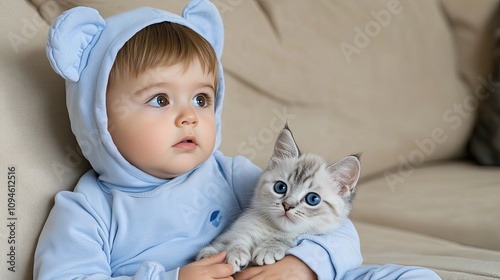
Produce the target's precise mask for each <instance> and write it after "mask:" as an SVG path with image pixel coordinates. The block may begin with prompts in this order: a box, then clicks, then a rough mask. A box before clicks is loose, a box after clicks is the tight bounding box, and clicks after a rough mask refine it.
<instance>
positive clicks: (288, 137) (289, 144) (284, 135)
mask: <svg viewBox="0 0 500 280" xmlns="http://www.w3.org/2000/svg"><path fill="white" fill-rule="evenodd" d="M299 156H300V151H299V147H297V144H296V143H295V139H293V135H292V131H291V130H290V129H289V128H288V125H286V126H285V128H283V129H282V130H281V132H280V134H279V135H278V138H277V139H276V142H275V143H274V150H273V155H272V156H271V161H270V162H269V167H270V168H271V167H273V166H274V165H275V164H276V163H277V161H279V160H282V159H286V158H298V157H299Z"/></svg>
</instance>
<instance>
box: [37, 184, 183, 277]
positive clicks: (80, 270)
mask: <svg viewBox="0 0 500 280" xmlns="http://www.w3.org/2000/svg"><path fill="white" fill-rule="evenodd" d="M103 205H104V204H103ZM101 210H102V209H101ZM105 212H106V211H104V213H103V211H96V210H95V209H94V208H93V207H91V205H90V204H89V202H88V201H87V199H86V197H85V195H83V194H81V193H77V192H61V193H59V194H57V195H56V199H55V205H54V207H53V208H52V210H51V212H50V214H49V217H48V219H47V221H46V223H45V225H44V228H43V230H42V233H41V235H40V238H39V240H38V245H37V248H36V251H35V263H34V279H51V280H53V279H76V278H78V279H93V280H94V279H96V280H101V279H123V280H125V279H135V280H140V279H144V280H146V279H165V280H169V279H177V274H178V271H177V269H176V270H172V271H165V269H164V268H163V266H161V265H160V264H159V263H156V262H145V263H143V264H142V265H141V267H140V268H139V270H138V271H137V273H136V275H135V276H132V277H116V278H113V277H111V275H112V269H111V265H110V246H109V244H110V240H111V238H112V237H110V236H109V231H108V229H107V228H108V222H107V219H106V217H105V216H106V213H105ZM131 242H133V241H131Z"/></svg>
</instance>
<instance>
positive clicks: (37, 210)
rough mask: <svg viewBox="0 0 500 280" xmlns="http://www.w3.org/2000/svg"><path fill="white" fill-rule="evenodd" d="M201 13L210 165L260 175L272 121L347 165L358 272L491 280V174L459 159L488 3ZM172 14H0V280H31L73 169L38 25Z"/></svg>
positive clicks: (497, 208)
mask: <svg viewBox="0 0 500 280" xmlns="http://www.w3.org/2000/svg"><path fill="white" fill-rule="evenodd" d="M213 1H214V3H215V4H216V5H217V6H218V7H219V9H220V11H221V13H222V16H223V19H224V22H225V28H226V43H225V50H224V57H223V63H224V65H225V71H226V80H227V91H226V100H225V107H224V113H223V121H224V123H223V143H222V148H221V149H222V151H223V152H225V153H226V154H227V155H236V154H243V155H245V156H247V157H249V158H251V159H252V160H253V161H254V162H256V163H257V164H259V165H260V166H262V167H264V166H265V164H266V162H267V159H268V157H269V155H270V152H271V147H272V143H273V141H274V138H275V137H276V135H277V131H278V130H279V129H280V128H281V127H282V125H283V123H284V122H285V120H288V122H289V124H290V127H291V129H292V130H293V132H294V134H295V135H296V138H297V142H298V144H299V146H300V147H301V149H302V150H304V151H311V152H317V153H320V154H322V155H324V156H326V157H327V158H329V159H330V160H332V161H333V160H336V159H338V158H340V157H342V156H345V155H348V154H351V153H357V152H362V153H363V156H362V174H363V175H362V180H361V182H360V184H359V189H358V195H357V199H356V200H355V206H354V210H353V214H352V217H351V218H352V220H353V221H354V223H355V225H356V227H357V229H358V232H359V234H360V238H361V246H362V253H363V256H364V263H365V264H384V263H399V264H404V265H419V266H425V267H428V268H431V269H433V270H434V271H436V272H437V273H438V274H439V275H440V276H441V277H442V278H443V279H500V169H499V168H498V167H497V168H495V167H483V166H478V165H476V164H475V163H473V162H470V161H467V160H465V159H464V157H465V155H466V143H467V141H468V139H469V136H470V133H471V131H472V129H473V127H474V124H475V121H476V116H477V110H478V104H479V102H478V101H479V100H483V99H484V100H485V102H488V99H487V97H488V95H489V94H492V93H491V92H489V91H487V86H488V81H489V79H490V77H491V74H490V69H491V67H490V66H491V52H492V46H493V45H492V40H491V38H492V34H493V33H492V32H493V31H492V27H493V24H494V23H495V19H496V17H495V15H497V14H498V13H497V10H498V5H499V4H498V1H496V0H495V1H487V0H481V1H474V0H442V1H437V0H426V1H401V2H400V1H398V0H387V1H385V0H366V1H361V0H352V1H339V0H330V1H327V0H324V1H320V0H314V1H305V0H301V1H298V0H297V1H286V0H272V1H264V0H261V1H250V0H213ZM185 2H186V1H174V0H147V1H138V0H137V1H121V0H102V1H76V0H75V1H64V0H57V1H54V0H32V2H27V1H1V3H0V21H1V25H0V28H1V30H2V32H1V34H2V37H1V39H0V108H1V110H0V111H1V113H0V114H1V117H0V170H1V175H0V178H2V179H0V186H1V191H0V214H1V215H0V217H1V218H2V219H3V221H2V224H3V225H2V226H0V279H30V278H32V271H31V270H32V263H33V252H34V248H35V246H36V242H37V237H38V234H39V233H40V230H41V227H42V225H43V223H44V220H45V218H46V216H47V214H48V211H49V210H50V208H51V205H52V203H53V197H54V195H55V193H56V192H58V191H61V190H70V189H72V187H73V186H74V184H75V182H76V180H77V179H78V178H79V176H80V175H81V174H82V173H83V172H84V171H86V170H87V169H88V168H89V165H88V163H87V162H86V161H85V160H84V159H83V158H82V156H81V154H80V153H79V150H78V147H77V144H76V141H75V139H74V138H73V136H72V133H71V131H70V127H69V121H68V116H67V112H66V108H65V96H64V82H63V81H62V79H61V78H59V77H58V76H57V75H56V74H55V73H54V72H53V71H52V70H51V68H50V66H49V63H48V61H47V59H46V57H45V40H46V34H47V30H48V28H49V25H48V22H50V21H51V20H52V19H53V18H54V17H56V16H57V15H58V14H59V13H60V12H61V11H62V10H64V9H66V8H69V7H70V6H73V5H77V4H87V5H91V6H93V7H96V8H98V9H99V10H100V11H101V13H102V14H103V15H104V16H108V15H111V14H113V13H116V12H118V11H121V10H125V9H128V8H131V7H135V6H138V5H151V6H156V7H160V8H165V9H169V10H172V11H175V12H180V11H181V9H182V7H183V6H184V5H185ZM70 3H71V4H70ZM40 14H41V15H42V16H43V18H42V17H41V16H40ZM9 176H10V179H11V180H10V179H9ZM14 177H15V186H14V185H13V184H12V182H10V183H9V181H14V180H13V179H14ZM14 270H15V271H14Z"/></svg>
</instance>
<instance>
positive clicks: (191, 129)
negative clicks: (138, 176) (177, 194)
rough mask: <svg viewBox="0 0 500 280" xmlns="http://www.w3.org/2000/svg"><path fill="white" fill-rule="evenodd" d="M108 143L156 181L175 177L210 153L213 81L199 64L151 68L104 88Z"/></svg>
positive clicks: (214, 129)
mask: <svg viewBox="0 0 500 280" xmlns="http://www.w3.org/2000/svg"><path fill="white" fill-rule="evenodd" d="M106 97H107V100H106V109H107V114H108V121H109V124H108V130H109V132H110V133H111V136H112V138H113V141H114V143H115V145H116V147H117V148H118V150H119V151H120V153H121V154H122V155H123V157H124V158H125V159H126V160H128V161H129V162H130V163H131V164H132V165H134V166H135V167H137V168H139V169H141V170H142V171H144V172H146V173H148V174H150V175H153V176H155V177H158V178H173V177H176V176H179V175H181V174H183V173H185V172H187V171H189V170H191V169H193V168H194V167H196V166H198V165H199V164H201V163H202V162H204V161H205V160H206V159H208V157H209V156H210V155H211V154H212V152H213V149H214V145H215V138H216V125H215V112H214V101H215V89H214V76H213V75H212V74H208V73H206V72H204V71H203V70H202V67H201V66H200V64H199V63H198V62H194V63H193V64H191V66H190V67H189V68H187V70H185V68H184V66H183V65H180V64H177V65H174V66H170V67H158V68H153V69H150V70H148V71H146V72H145V73H143V74H141V75H139V76H138V77H137V78H134V77H128V78H126V79H117V80H116V81H114V83H113V84H110V85H109V86H108V92H107V95H106Z"/></svg>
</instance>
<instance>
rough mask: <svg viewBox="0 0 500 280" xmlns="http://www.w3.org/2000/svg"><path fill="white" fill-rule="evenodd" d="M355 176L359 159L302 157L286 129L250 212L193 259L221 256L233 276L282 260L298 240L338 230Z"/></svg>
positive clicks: (347, 206) (286, 127)
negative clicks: (326, 160)
mask: <svg viewBox="0 0 500 280" xmlns="http://www.w3.org/2000/svg"><path fill="white" fill-rule="evenodd" d="M359 175H360V162H359V157H358V156H348V157H346V158H344V159H342V160H340V161H338V162H336V163H334V164H331V165H328V164H327V163H326V162H325V160H324V159H323V158H322V157H320V156H318V155H315V154H301V153H300V151H299V149H298V147H297V145H296V143H295V140H294V139H293V135H292V133H291V131H290V130H289V128H288V126H285V128H284V129H283V130H282V131H281V132H280V134H279V136H278V138H277V140H276V143H275V146H274V152H273V155H272V157H271V160H270V162H269V164H268V167H267V169H266V170H265V171H264V173H263V174H262V176H261V177H260V180H259V183H258V184H257V188H256V190H255V194H254V197H253V199H252V202H251V205H250V207H249V209H248V210H246V211H245V212H244V213H243V215H242V216H241V217H239V218H238V219H237V220H236V221H235V222H234V223H233V224H232V225H231V226H230V227H229V229H228V230H227V231H226V232H224V233H223V234H221V235H220V236H218V237H217V238H216V239H215V240H214V241H212V243H211V244H210V245H208V246H207V247H205V248H203V249H202V250H201V251H200V253H199V254H198V256H197V259H198V260H199V259H202V258H205V257H209V256H212V255H215V254H217V253H219V252H222V251H226V252H227V257H226V262H227V263H228V264H231V265H232V266H233V268H234V273H236V272H238V271H240V270H241V269H243V268H245V267H247V266H248V265H250V264H256V265H264V264H272V263H275V262H276V261H279V260H281V259H282V258H284V257H285V252H286V251H287V250H288V249H290V248H292V247H294V246H295V240H296V238H297V237H298V236H299V235H302V234H324V233H328V232H331V231H333V230H335V229H336V228H337V227H339V226H340V225H341V223H342V222H343V221H344V219H346V218H347V217H348V215H349V212H350V210H351V201H352V199H353V198H354V194H355V190H356V189H355V186H356V183H357V181H358V179H359Z"/></svg>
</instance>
